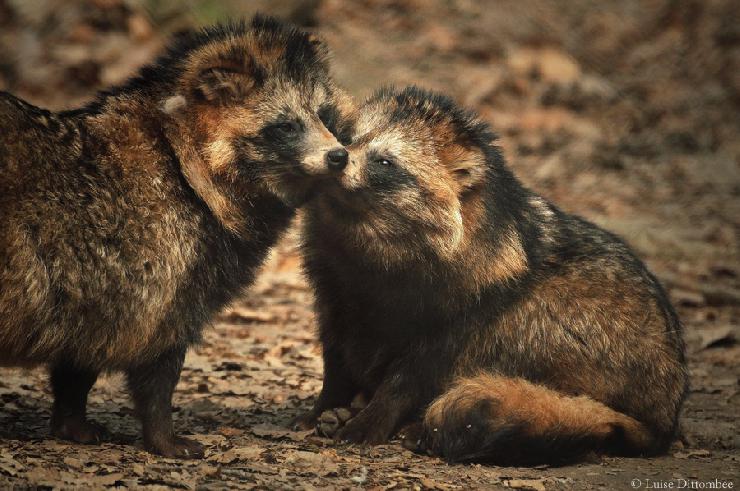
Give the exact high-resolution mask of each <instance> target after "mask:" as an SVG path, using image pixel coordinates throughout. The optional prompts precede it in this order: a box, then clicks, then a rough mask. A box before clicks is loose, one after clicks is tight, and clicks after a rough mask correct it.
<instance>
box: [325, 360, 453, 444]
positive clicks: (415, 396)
mask: <svg viewBox="0 0 740 491" xmlns="http://www.w3.org/2000/svg"><path fill="white" fill-rule="evenodd" d="M440 359H442V358H441V357H434V356H431V355H426V356H424V355H421V356H420V355H417V356H416V357H414V358H413V359H407V360H399V361H398V362H397V363H394V364H393V365H391V366H389V367H388V370H387V373H388V375H387V377H386V378H385V379H384V380H383V382H382V383H381V384H380V386H378V388H377V390H376V391H375V394H373V397H372V399H370V403H369V404H368V405H367V407H365V408H364V409H363V410H362V411H360V412H359V413H358V414H357V415H356V416H355V417H353V418H352V419H350V420H349V421H347V423H346V424H345V425H344V427H342V428H340V429H339V430H338V431H337V432H336V433H335V435H334V439H335V440H339V441H350V442H354V443H369V444H371V445H376V444H379V443H383V442H385V441H387V440H388V439H389V438H390V437H391V436H393V434H394V433H395V432H396V431H398V430H399V429H400V428H401V427H402V426H403V425H404V424H407V423H410V422H412V421H414V420H415V419H417V418H420V416H421V413H422V411H423V410H424V408H425V407H426V406H427V405H428V404H429V403H430V402H431V401H432V400H433V399H434V397H435V396H437V395H439V394H440V393H441V391H442V383H443V381H444V379H445V378H446V377H445V376H443V375H442V374H440V373H439V371H437V370H435V369H434V367H435V365H434V363H435V361H434V360H440ZM439 365H440V364H437V366H439ZM442 372H444V370H442ZM419 373H423V374H424V377H421V378H420V377H419V376H418V374H419Z"/></svg>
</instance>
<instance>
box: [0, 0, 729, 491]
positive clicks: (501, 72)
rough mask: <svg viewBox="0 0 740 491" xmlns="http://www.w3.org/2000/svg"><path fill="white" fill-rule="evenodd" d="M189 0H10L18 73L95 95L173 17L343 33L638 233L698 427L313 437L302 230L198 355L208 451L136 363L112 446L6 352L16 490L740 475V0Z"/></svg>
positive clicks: (100, 408) (142, 53)
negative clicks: (566, 456) (70, 418)
mask: <svg viewBox="0 0 740 491" xmlns="http://www.w3.org/2000/svg"><path fill="white" fill-rule="evenodd" d="M174 3H175V2H174V0H171V1H157V2H154V1H149V2H144V1H138V2H137V1H132V2H125V3H124V2H122V1H119V0H73V1H65V2H61V1H60V0H57V1H55V0H38V1H35V2H22V1H20V0H0V90H3V89H4V90H10V91H12V92H14V93H16V94H18V95H20V96H22V97H24V98H26V99H28V100H30V101H31V102H33V103H36V104H38V105H42V106H46V107H49V108H52V109H61V108H67V107H73V106H75V105H77V104H79V103H81V102H84V101H85V100H87V99H89V98H90V97H91V95H92V94H93V93H94V91H95V90H98V89H100V88H103V87H105V86H107V85H111V84H116V83H120V82H121V81H122V80H123V79H125V77H127V76H129V75H131V74H132V73H133V72H134V71H135V70H136V68H137V67H138V66H140V65H141V64H143V63H145V62H147V61H149V60H151V59H152V57H153V56H154V55H155V54H156V52H157V50H159V49H160V48H161V46H162V42H163V39H164V37H165V33H166V32H167V31H171V30H173V29H175V28H179V27H182V26H184V25H188V24H192V23H198V22H204V20H205V19H211V18H223V17H224V16H226V15H236V14H235V13H237V12H238V13H239V14H244V15H249V14H250V13H252V11H253V10H255V9H257V8H260V7H261V8H262V10H264V11H267V12H273V13H276V14H278V15H281V16H283V17H286V18H289V19H291V20H292V21H293V22H296V23H298V24H301V25H304V26H307V27H311V28H315V29H316V30H317V31H318V32H319V33H320V34H321V35H322V36H324V37H325V39H326V40H327V41H328V43H329V45H330V46H331V48H332V50H333V52H334V71H335V74H336V77H337V79H338V80H339V82H340V83H341V84H342V85H344V86H345V87H347V88H348V89H349V90H350V92H351V93H352V94H354V95H356V96H358V97H364V96H366V95H368V94H369V93H370V92H371V91H372V90H373V89H374V88H376V87H378V86H380V85H384V84H396V85H405V84H409V83H416V84H420V85H423V86H425V87H430V88H433V89H437V90H442V91H445V92H447V93H449V94H450V95H452V96H453V97H454V98H456V99H457V100H458V101H460V102H462V103H464V104H466V105H468V106H470V107H473V108H475V109H477V110H479V111H480V112H481V114H482V116H483V117H484V118H485V119H486V120H488V121H490V122H491V124H492V125H493V126H494V128H495V129H496V131H497V132H498V133H499V135H500V137H501V146H502V147H503V149H504V152H505V155H506V156H507V159H508V161H509V163H510V165H511V167H512V168H513V169H514V171H515V172H516V174H517V175H518V176H519V177H520V178H521V179H522V180H523V181H524V182H525V183H526V184H527V185H528V186H530V187H531V188H533V189H535V190H536V191H538V192H539V193H541V194H542V195H543V196H545V197H547V198H548V199H550V200H552V201H554V202H555V203H557V204H558V205H560V206H561V207H562V208H564V209H565V210H567V211H570V212H573V213H577V214H580V215H582V216H585V217H586V218H588V219H590V220H593V221H595V222H596V223H598V224H599V225H602V226H604V227H606V228H608V229H610V230H612V231H614V232H617V233H618V234H620V235H622V236H623V237H625V239H626V240H627V241H628V242H629V243H630V244H632V245H633V247H634V248H635V249H636V251H637V252H638V254H639V255H640V256H641V257H642V258H643V259H644V260H645V261H646V262H647V264H648V266H649V267H650V268H651V269H652V270H653V271H654V272H655V273H656V274H657V276H658V277H659V278H660V279H661V281H662V282H663V283H664V284H665V286H666V288H667V290H668V292H669V294H670V297H671V299H672V301H673V302H674V304H675V305H676V307H677V309H678V311H679V314H680V316H681V319H682V322H683V324H684V328H685V339H686V342H687V356H688V360H689V367H690V373H691V389H690V392H689V396H688V399H687V400H686V403H685V406H684V410H683V413H682V417H681V426H682V429H683V433H684V438H683V441H681V442H677V443H676V444H675V445H674V446H673V447H672V448H671V450H670V451H669V452H668V453H667V454H666V455H665V456H661V457H657V458H649V459H639V458H630V459H628V458H611V457H595V456H594V457H589V458H587V459H586V460H585V461H583V462H581V463H578V464H575V465H569V466H564V467H546V466H541V467H536V468H509V467H495V466H487V465H448V464H445V463H444V462H443V461H441V460H439V459H436V458H432V457H426V456H421V455H416V454H413V453H411V452H409V451H407V450H404V449H403V448H402V447H401V445H400V444H399V443H398V442H393V441H392V442H390V443H389V444H387V445H381V446H377V447H363V446H353V445H340V444H335V443H333V442H332V441H330V440H327V439H323V438H320V437H317V436H315V435H313V434H312V433H311V432H294V431H291V430H289V429H288V421H290V419H291V418H292V417H294V416H295V415H297V414H298V413H299V412H301V411H302V410H305V409H307V408H309V407H310V405H311V403H312V400H313V399H314V397H315V396H316V395H317V393H318V391H319V389H320V387H321V372H322V366H321V358H320V349H319V347H318V345H317V342H316V340H315V336H314V331H315V318H314V314H313V311H312V296H311V292H310V290H309V288H308V287H307V285H306V282H305V280H304V278H303V277H302V275H301V273H300V258H299V256H298V254H297V249H296V243H297V239H296V233H295V231H292V232H291V233H289V234H288V236H287V237H286V238H285V239H284V240H283V242H282V243H281V244H280V246H279V247H278V248H277V249H276V251H275V252H274V253H273V255H272V256H271V258H270V260H269V262H268V264H267V265H266V266H265V268H264V271H263V273H262V274H261V275H260V277H259V279H258V281H257V282H256V284H255V285H253V287H252V288H250V289H249V290H248V291H247V292H246V293H245V295H244V296H243V298H242V299H240V300H239V301H238V302H236V303H235V304H234V305H232V306H230V307H229V308H228V309H227V310H226V311H224V312H223V313H221V314H220V315H219V316H218V317H217V318H216V319H215V320H214V323H213V328H211V329H208V330H207V332H206V335H205V342H204V343H203V344H202V345H201V346H199V347H197V348H195V349H193V350H192V352H191V353H190V354H189V355H188V357H187V360H186V365H185V369H184V372H183V374H182V378H181V381H180V384H179V385H178V387H177V391H176V395H175V400H174V404H175V411H176V412H175V422H176V428H177V429H178V431H179V432H180V433H181V434H183V435H188V436H190V437H191V438H194V439H196V440H198V441H200V442H201V443H203V444H205V445H206V447H207V452H206V458H205V459H204V460H202V461H178V460H171V459H164V458H159V457H156V456H153V455H150V454H148V453H146V452H145V451H144V450H143V449H142V447H141V440H140V436H139V427H138V423H137V421H136V420H135V418H134V417H133V415H132V405H131V402H130V401H129V399H128V398H127V394H126V391H125V387H124V384H123V383H122V380H121V378H120V376H117V375H112V376H109V377H106V378H103V379H101V380H100V381H99V382H98V384H97V385H96V386H95V388H94V389H93V391H92V393H91V397H90V404H89V408H90V409H89V412H90V415H91V418H92V419H94V420H95V421H97V422H100V423H102V424H104V425H105V426H107V428H108V429H109V431H110V432H111V434H112V437H111V440H110V442H106V443H104V444H101V445H95V446H81V445H73V444H69V443H66V442H63V441H58V440H55V439H52V438H51V437H50V436H49V433H48V417H49V408H50V400H51V399H50V392H49V389H48V383H47V377H46V374H45V373H44V371H43V370H41V369H38V370H22V369H11V368H2V369H0V488H10V487H12V488H26V487H28V488H38V487H42V488H47V487H48V488H70V489H72V488H79V487H94V488H105V487H113V486H126V487H132V488H136V487H147V488H154V487H175V488H184V489H192V488H200V489H211V488H214V489H215V488H262V489H265V488H267V489H275V488H277V489H295V488H306V489H311V488H321V489H325V488H340V489H350V488H375V489H439V490H443V489H478V488H491V489H498V488H506V487H508V488H518V489H534V490H541V489H548V490H550V489H567V490H569V489H593V488H603V489H646V488H648V487H651V486H652V487H653V488H659V487H660V483H661V482H668V483H673V486H672V487H673V488H681V487H682V486H683V487H686V488H687V489H691V488H692V486H693V488H694V489H710V488H711V486H710V484H712V483H714V484H715V485H716V483H719V484H720V486H721V485H722V483H725V486H724V488H725V489H727V488H728V483H732V487H734V488H736V487H738V486H740V452H739V451H738V449H739V448H740V433H739V431H738V422H740V343H739V342H738V340H739V339H740V139H739V138H738V135H739V134H740V131H739V130H740V118H738V117H737V115H738V114H739V113H740V111H739V109H740V28H739V27H738V26H740V23H739V22H738V17H737V6H736V5H734V4H733V2H732V1H731V0H727V1H723V0H713V1H708V2H704V1H685V2H677V1H670V0H666V1H662V0H650V1H638V0H630V1H623V2H612V3H609V4H606V3H603V2H601V3H600V2H593V1H589V0H574V1H570V2H544V1H536V0H502V1H500V2H496V3H495V4H494V3H490V4H489V3H486V2H474V1H472V0H468V1H460V2H447V1H443V0H362V1H356V2H342V1H339V0H311V1H296V2H289V1H273V2H269V1H267V0H258V1H255V2H251V3H250V6H249V7H244V3H241V4H240V3H239V2H236V1H224V2H208V1H207V0H200V1H197V0H194V1H190V2H188V5H190V6H191V7H192V8H193V9H195V10H194V11H195V14H193V13H191V14H189V15H182V14H181V13H180V12H178V11H176V10H171V9H169V10H168V7H167V6H168V5H170V4H174ZM62 4H63V5H64V8H62V7H60V5H62ZM144 4H147V5H156V8H152V9H151V10H145V9H144ZM214 5H216V6H217V8H216V7H214ZM193 6H196V7H197V9H196V7H193ZM214 9H215V10H214ZM733 9H734V10H733ZM715 480H717V481H715ZM692 482H693V483H694V484H692ZM665 487H666V486H664V488H665Z"/></svg>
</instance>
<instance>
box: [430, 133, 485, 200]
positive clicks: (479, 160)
mask: <svg viewBox="0 0 740 491" xmlns="http://www.w3.org/2000/svg"><path fill="white" fill-rule="evenodd" d="M440 158H441V160H442V162H443V163H444V164H445V166H446V167H447V168H448V169H449V171H450V173H451V174H452V177H453V178H454V179H455V181H456V182H457V183H458V184H459V185H460V188H461V191H463V192H464V191H465V190H469V189H474V188H476V187H477V186H478V185H480V184H481V183H482V182H483V180H484V179H485V175H486V168H487V165H486V157H485V155H484V154H483V152H482V151H481V150H480V149H479V148H477V147H466V146H462V145H460V144H451V145H447V146H446V147H444V148H443V149H442V151H441V155H440Z"/></svg>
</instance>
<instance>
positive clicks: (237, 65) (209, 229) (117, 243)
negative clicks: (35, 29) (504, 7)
mask: <svg viewBox="0 0 740 491" xmlns="http://www.w3.org/2000/svg"><path fill="white" fill-rule="evenodd" d="M345 105H346V96H344V95H343V94H342V93H341V92H339V91H338V89H337V88H336V87H335V86H334V84H333V82H332V81H331V79H330V77H329V72H328V66H327V60H326V49H325V47H324V46H323V45H322V44H321V43H320V42H319V41H318V40H316V39H314V38H312V37H311V36H309V35H308V34H306V33H303V32H301V31H298V30H296V29H294V28H290V27H286V26H283V25H281V24H279V23H278V22H277V21H275V20H273V19H270V18H265V17H256V18H255V19H254V20H253V21H252V22H251V23H249V24H248V23H241V24H233V25H229V26H220V27H213V28H209V29H207V30H204V31H200V32H191V33H185V34H183V35H181V36H180V37H178V38H177V39H176V40H175V41H174V43H173V44H172V46H171V47H170V48H169V50H168V51H167V52H166V53H165V54H164V55H163V56H162V57H161V58H160V59H159V60H158V61H157V62H156V63H155V64H153V65H151V66H147V67H145V68H144V69H142V71H141V73H140V75H139V76H138V77H136V78H134V79H132V80H131V81H130V82H128V83H127V84H126V85H125V86H122V87H118V88H116V89H113V90H111V91H109V92H104V93H102V94H100V95H99V96H98V98H97V99H96V100H95V101H94V102H93V103H91V104H89V105H88V106H86V107H83V108H81V109H77V110H73V111H66V112H62V113H52V112H49V111H46V110H42V109H39V108H36V107H33V106H31V105H30V104H28V103H25V102H23V101H21V100H19V99H17V98H15V97H13V96H12V95H10V94H6V93H0V216H2V233H0V365H22V366H34V365H38V364H47V365H49V367H50V370H51V380H52V386H53V387H52V388H53V392H54V396H55V402H54V409H53V416H52V431H53V432H54V434H56V435H58V436H61V437H64V438H69V439H73V440H77V441H82V442H92V441H97V440H98V439H99V438H100V436H101V434H102V432H101V430H100V428H98V427H97V426H95V425H93V424H92V423H91V422H89V421H87V419H86V417H85V404H86V399H87V393H88V391H89V390H90V388H91V387H92V385H93V384H94V383H95V379H96V378H97V376H98V374H99V373H100V372H101V371H112V370H122V371H125V372H126V373H127V375H128V381H129V386H130V389H131V391H132V393H133V398H134V401H135V403H136V407H137V409H138V412H139V414H140V417H141V419H142V423H143V434H144V442H145V445H146V446H147V447H148V448H149V449H151V450H152V451H154V452H157V453H160V454H163V455H167V456H177V457H192V456H196V455H199V454H201V453H202V452H201V449H200V447H199V445H198V444H197V443H195V442H191V441H188V440H185V439H182V438H178V437H176V436H175V435H174V432H173V429H172V420H171V406H170V404H171V396H172V391H173V389H174V387H175V384H176V383H177V380H178V378H179V374H180V369H181V367H182V362H183V359H184V356H185V352H186V350H187V348H188V347H189V346H190V345H192V344H193V343H196V342H198V341H199V339H200V336H201V330H202V329H203V327H204V325H205V324H206V323H207V322H208V321H209V319H210V318H211V317H212V315H213V314H214V313H215V312H217V311H218V310H219V309H220V308H221V307H222V306H223V305H224V304H226V303H227V302H229V301H230V300H231V299H232V298H234V297H235V296H236V295H237V294H239V293H240V292H241V291H242V289H243V288H244V287H246V286H248V285H249V284H250V282H251V281H252V279H253V277H254V274H255V271H256V269H257V268H258V266H259V265H260V264H261V263H262V261H263V259H264V257H265V255H266V253H267V251H268V249H269V247H270V246H271V245H272V244H273V243H274V242H275V241H276V240H277V238H278V236H279V234H280V233H281V232H282V231H283V230H284V229H285V228H286V227H287V226H288V224H289V222H290V220H291V218H292V216H293V214H294V211H293V210H294V207H295V206H296V205H299V204H301V203H302V202H303V201H304V200H305V199H306V198H307V197H308V196H309V194H310V193H311V186H312V184H311V183H312V182H313V181H314V180H315V179H316V178H317V177H319V176H321V175H322V174H323V173H324V168H325V165H324V158H325V154H326V153H327V151H329V150H332V149H337V148H339V149H341V146H340V144H339V143H338V141H337V139H336V138H335V136H334V135H333V134H332V133H331V132H330V131H329V129H328V128H327V125H328V126H330V127H332V129H334V130H335V131H337V127H336V125H335V123H336V121H338V120H339V118H338V115H339V114H341V113H342V111H343V110H344V109H343V108H344V106H345ZM332 118H333V119H334V120H335V121H331V119H332ZM322 119H323V121H322Z"/></svg>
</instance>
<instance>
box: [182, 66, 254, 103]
mask: <svg viewBox="0 0 740 491" xmlns="http://www.w3.org/2000/svg"><path fill="white" fill-rule="evenodd" d="M262 78H263V77H262V76H261V72H260V70H259V68H258V67H257V66H256V64H255V63H254V60H252V59H246V60H241V59H239V60H224V59H219V60H215V61H213V62H210V63H204V64H203V65H202V68H199V69H197V70H196V75H195V80H194V84H193V85H194V90H195V92H196V93H197V94H198V95H199V96H201V97H202V98H203V99H205V100H207V101H209V102H213V103H215V104H221V103H227V102H231V101H238V100H243V99H244V98H245V97H246V96H247V95H249V94H250V93H251V92H252V90H253V89H254V88H255V87H256V86H257V85H258V84H259V83H260V81H261V80H262Z"/></svg>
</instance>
